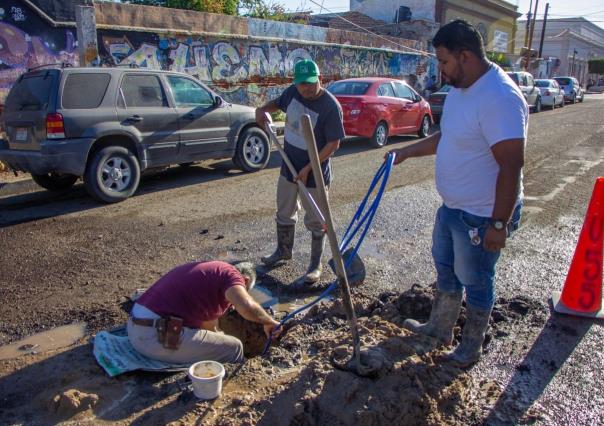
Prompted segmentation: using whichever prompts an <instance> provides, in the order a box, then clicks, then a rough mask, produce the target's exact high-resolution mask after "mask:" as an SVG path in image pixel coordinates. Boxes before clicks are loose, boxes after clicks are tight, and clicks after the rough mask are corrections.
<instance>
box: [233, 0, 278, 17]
mask: <svg viewBox="0 0 604 426" xmlns="http://www.w3.org/2000/svg"><path fill="white" fill-rule="evenodd" d="M239 10H240V13H241V15H243V16H249V17H250V18H260V19H270V20H272V21H290V17H289V15H288V13H287V11H286V10H285V6H284V5H282V4H281V3H277V2H271V3H267V2H266V1H265V0H241V1H240V2H239Z"/></svg>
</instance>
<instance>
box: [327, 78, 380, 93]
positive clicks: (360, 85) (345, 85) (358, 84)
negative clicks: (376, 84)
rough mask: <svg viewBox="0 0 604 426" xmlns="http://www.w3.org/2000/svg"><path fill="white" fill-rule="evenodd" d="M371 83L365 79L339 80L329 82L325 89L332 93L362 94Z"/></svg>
mask: <svg viewBox="0 0 604 426" xmlns="http://www.w3.org/2000/svg"><path fill="white" fill-rule="evenodd" d="M370 85H371V83H367V82H365V81H340V82H337V83H333V84H331V85H330V86H329V87H328V88H327V90H328V91H329V92H331V93H332V94H333V95H353V96H355V95H356V96H359V95H364V94H365V93H366V92H367V89H369V86H370Z"/></svg>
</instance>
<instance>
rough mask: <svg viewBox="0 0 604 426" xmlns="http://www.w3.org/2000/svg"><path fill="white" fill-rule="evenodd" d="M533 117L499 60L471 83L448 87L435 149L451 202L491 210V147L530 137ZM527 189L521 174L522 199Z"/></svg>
mask: <svg viewBox="0 0 604 426" xmlns="http://www.w3.org/2000/svg"><path fill="white" fill-rule="evenodd" d="M528 119H529V109H528V105H527V103H526V101H525V100H524V97H523V96H522V93H521V92H520V89H518V87H517V86H516V84H515V83H514V82H513V81H512V79H510V78H509V77H508V76H507V74H506V73H505V72H504V71H503V70H502V69H501V68H500V67H499V66H497V65H495V64H493V65H491V68H490V69H489V70H488V71H487V72H486V73H485V74H484V75H483V76H482V77H480V78H479V79H478V80H477V81H476V82H475V83H474V84H473V85H472V86H470V87H468V88H467V89H456V88H453V89H451V91H449V93H448V94H447V97H446V100H445V105H444V110H443V114H442V119H441V124H440V128H441V132H442V135H441V139H440V142H439V144H438V148H437V151H436V189H437V190H438V192H439V194H440V196H441V197H442V199H443V202H444V203H445V205H446V206H447V207H449V208H452V209H462V210H464V211H466V212H468V213H471V214H474V215H477V216H484V217H490V216H491V214H492V213H493V206H494V204H495V186H496V182H497V175H498V174H499V165H498V164H497V161H495V157H494V156H493V153H492V151H491V147H492V146H493V145H495V144H496V143H498V142H501V141H504V140H508V139H525V140H526V135H527V129H528ZM522 194H523V187H522V177H521V180H520V194H519V200H520V199H522Z"/></svg>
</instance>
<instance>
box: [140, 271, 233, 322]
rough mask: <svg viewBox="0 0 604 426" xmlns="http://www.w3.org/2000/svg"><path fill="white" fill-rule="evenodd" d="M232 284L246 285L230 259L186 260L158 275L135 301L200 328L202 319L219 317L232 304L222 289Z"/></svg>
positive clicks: (164, 315)
mask: <svg viewBox="0 0 604 426" xmlns="http://www.w3.org/2000/svg"><path fill="white" fill-rule="evenodd" d="M235 285H240V286H244V287H245V281H244V279H243V276H242V275H241V273H240V272H239V271H238V270H237V269H236V268H235V267H234V266H233V265H231V264H229V263H226V262H220V261H213V262H194V263H187V264H185V265H181V266H178V267H176V268H174V269H172V270H171V271H170V272H168V273H167V274H166V275H164V276H163V277H161V278H160V279H159V280H158V281H157V282H156V283H155V284H153V286H151V288H150V289H149V290H147V291H146V292H145V293H144V294H143V295H142V296H141V297H140V298H139V299H138V300H137V301H136V303H138V304H139V305H143V306H144V307H146V308H148V309H150V310H152V311H153V312H155V313H156V314H157V315H159V316H162V317H166V316H174V317H179V318H182V319H183V324H184V326H185V327H189V328H201V323H202V321H213V320H216V319H218V318H219V317H220V316H222V315H223V314H224V313H225V312H226V310H227V309H228V308H229V307H230V306H231V304H230V302H229V301H228V300H227V299H226V297H225V295H224V293H225V292H226V290H227V289H228V288H230V287H233V286H235Z"/></svg>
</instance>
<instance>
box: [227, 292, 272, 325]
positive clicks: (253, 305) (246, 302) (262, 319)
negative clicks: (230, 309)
mask: <svg viewBox="0 0 604 426" xmlns="http://www.w3.org/2000/svg"><path fill="white" fill-rule="evenodd" d="M225 297H226V299H227V300H228V301H229V302H231V303H232V304H233V306H234V307H235V310H236V311H237V312H239V313H240V314H241V316H242V317H243V318H245V319H246V320H248V321H252V322H257V323H259V324H264V325H269V324H275V323H276V321H275V320H274V319H273V318H271V316H270V315H269V314H267V313H266V311H265V310H264V309H262V306H260V305H259V304H258V303H257V302H256V301H255V300H254V299H253V298H252V296H250V295H249V293H248V292H247V290H246V289H245V288H243V287H242V286H240V285H235V286H233V287H230V288H228V289H227V291H226V292H225Z"/></svg>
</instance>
